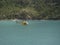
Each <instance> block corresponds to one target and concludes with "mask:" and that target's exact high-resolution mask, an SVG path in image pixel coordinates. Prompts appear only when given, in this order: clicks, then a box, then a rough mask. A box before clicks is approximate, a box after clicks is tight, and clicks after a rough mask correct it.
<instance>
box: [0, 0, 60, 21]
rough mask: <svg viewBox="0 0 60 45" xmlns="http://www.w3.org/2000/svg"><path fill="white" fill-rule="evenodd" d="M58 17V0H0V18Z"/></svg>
mask: <svg viewBox="0 0 60 45" xmlns="http://www.w3.org/2000/svg"><path fill="white" fill-rule="evenodd" d="M28 15H29V16H30V17H31V18H32V19H38V20H40V19H49V20H50V19H53V20H57V19H60V0H0V19H15V18H18V19H25V18H28V17H27V16H28ZM24 17H25V18H24Z"/></svg>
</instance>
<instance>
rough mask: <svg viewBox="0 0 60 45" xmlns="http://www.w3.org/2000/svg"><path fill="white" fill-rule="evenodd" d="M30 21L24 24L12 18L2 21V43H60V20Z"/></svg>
mask: <svg viewBox="0 0 60 45" xmlns="http://www.w3.org/2000/svg"><path fill="white" fill-rule="evenodd" d="M20 22H21V21H20ZM28 22H29V24H28V25H26V26H23V25H21V24H19V23H16V22H14V21H11V20H9V21H7V20H5V21H0V45H60V21H59V20H57V21H53V20H50V21H48V20H40V21H39V20H34V21H32V20H30V21H28Z"/></svg>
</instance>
